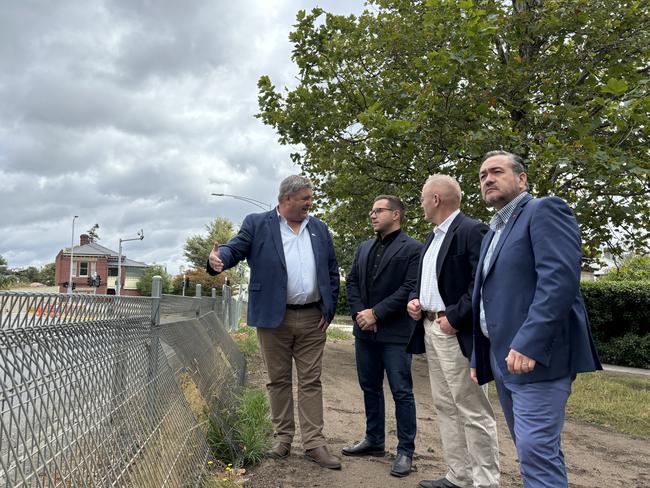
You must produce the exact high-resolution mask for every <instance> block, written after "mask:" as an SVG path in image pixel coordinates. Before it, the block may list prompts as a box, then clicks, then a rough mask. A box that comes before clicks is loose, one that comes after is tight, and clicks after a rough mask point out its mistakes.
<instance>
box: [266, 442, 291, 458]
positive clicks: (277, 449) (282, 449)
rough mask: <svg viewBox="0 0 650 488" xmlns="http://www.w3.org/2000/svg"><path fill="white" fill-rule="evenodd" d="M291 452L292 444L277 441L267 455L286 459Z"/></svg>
mask: <svg viewBox="0 0 650 488" xmlns="http://www.w3.org/2000/svg"><path fill="white" fill-rule="evenodd" d="M290 452H291V444H289V443H288V442H277V443H276V444H275V445H274V446H273V448H272V449H271V450H270V451H267V452H266V455H267V457H270V458H273V459H284V458H286V457H287V456H289V453H290Z"/></svg>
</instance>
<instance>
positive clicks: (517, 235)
mask: <svg viewBox="0 0 650 488" xmlns="http://www.w3.org/2000/svg"><path fill="white" fill-rule="evenodd" d="M492 236H493V232H492V231H489V232H488V233H487V234H486V235H485V238H484V239H483V244H482V246H481V258H480V260H479V263H478V270H477V273H476V280H475V286H474V292H473V297H472V298H473V313H474V356H473V358H472V365H473V366H475V367H476V373H477V377H478V380H479V383H480V384H483V383H486V382H488V381H490V380H491V379H493V375H492V369H491V367H490V349H492V353H493V354H494V355H495V359H496V361H497V363H498V365H499V367H500V369H501V372H502V374H503V376H504V381H505V382H511V383H531V382H537V381H547V380H553V379H558V378H563V377H566V376H571V377H574V376H575V375H576V374H577V373H579V372H583V371H594V370H596V369H602V368H601V365H600V361H599V360H598V356H597V354H596V349H595V347H594V343H593V340H592V337H591V331H590V329H589V321H588V319H587V312H586V310H585V306H584V302H583V299H582V294H581V293H580V260H581V257H582V250H581V241H580V231H579V229H578V224H577V222H576V219H575V217H574V216H573V213H572V212H571V209H570V208H569V207H568V206H567V204H566V203H564V201H563V200H561V199H560V198H557V197H548V198H541V199H534V198H532V197H530V196H526V197H524V198H523V199H522V201H521V202H520V203H519V205H518V206H517V207H516V208H515V210H514V211H513V213H512V216H511V217H510V219H509V220H508V223H507V225H506V227H505V228H504V229H503V231H502V234H501V237H500V239H499V242H498V244H497V245H496V248H495V249H494V252H493V254H492V258H491V259H490V266H489V268H488V270H487V274H486V276H485V278H483V277H482V272H481V270H482V268H483V260H484V258H485V253H486V251H487V248H488V246H489V243H490V240H491V239H492ZM481 289H482V293H481ZM481 294H482V295H483V304H484V307H485V316H486V321H487V329H488V334H489V336H490V339H489V340H488V339H487V338H486V337H485V336H484V335H483V333H482V332H481V328H480V321H479V314H480V309H479V303H480V298H481ZM511 348H512V349H515V350H516V351H518V352H520V353H522V354H524V355H526V356H528V357H531V358H533V359H535V361H537V364H536V365H535V368H534V369H533V371H532V372H530V373H527V374H519V375H514V374H510V373H509V372H508V368H507V366H506V362H505V358H506V356H507V355H508V353H509V351H510V349H511Z"/></svg>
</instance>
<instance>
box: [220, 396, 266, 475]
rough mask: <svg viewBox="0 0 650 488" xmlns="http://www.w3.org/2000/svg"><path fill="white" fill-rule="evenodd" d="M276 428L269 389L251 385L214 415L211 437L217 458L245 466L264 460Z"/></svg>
mask: <svg viewBox="0 0 650 488" xmlns="http://www.w3.org/2000/svg"><path fill="white" fill-rule="evenodd" d="M272 432H273V426H272V424H271V418H270V416H269V403H268V400H267V398H266V393H265V392H264V390H261V389H253V388H249V389H246V390H244V391H243V392H242V393H241V394H239V395H238V396H237V397H236V401H235V402H234V404H232V405H229V406H225V405H224V406H223V407H221V408H220V409H219V411H218V412H214V414H213V415H211V416H210V428H209V430H208V435H207V439H208V444H209V445H210V447H211V448H212V452H213V453H214V455H215V457H216V458H217V459H219V460H221V461H222V462H224V463H227V464H231V465H234V466H242V465H251V464H256V463H258V462H260V461H261V460H262V458H263V457H264V453H265V451H266V449H267V448H268V446H269V444H270V440H271V433H272Z"/></svg>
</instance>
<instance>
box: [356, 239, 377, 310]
mask: <svg viewBox="0 0 650 488" xmlns="http://www.w3.org/2000/svg"><path fill="white" fill-rule="evenodd" d="M373 242H374V241H369V242H364V243H363V244H362V245H361V249H359V291H360V292H361V300H362V301H363V303H368V287H367V283H366V280H367V277H368V256H369V255H370V249H371V248H372V243H373Z"/></svg>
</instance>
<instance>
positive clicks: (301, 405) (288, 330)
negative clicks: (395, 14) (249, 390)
mask: <svg viewBox="0 0 650 488" xmlns="http://www.w3.org/2000/svg"><path fill="white" fill-rule="evenodd" d="M320 318H321V313H320V310H318V308H317V307H313V308H308V309H301V310H290V309H287V311H286V314H285V316H284V320H283V322H282V323H281V324H280V326H279V327H277V328H275V329H264V328H259V327H258V329H257V338H258V341H259V344H260V350H261V352H262V358H263V359H264V364H265V365H266V369H267V370H268V375H269V381H268V383H267V384H266V389H267V391H268V393H269V400H270V404H271V418H272V420H273V426H274V428H275V436H276V440H277V441H279V442H287V443H289V444H291V442H292V440H293V436H294V433H295V422H294V415H293V391H292V373H293V363H294V362H295V363H296V373H297V376H298V420H299V422H300V431H301V433H302V444H303V447H304V448H305V449H314V448H316V447H320V446H324V445H325V444H326V443H327V442H326V441H325V437H323V390H322V387H321V381H320V376H321V369H322V360H323V349H324V347H325V338H326V336H325V333H324V332H321V331H320V330H318V323H319V321H320Z"/></svg>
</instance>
